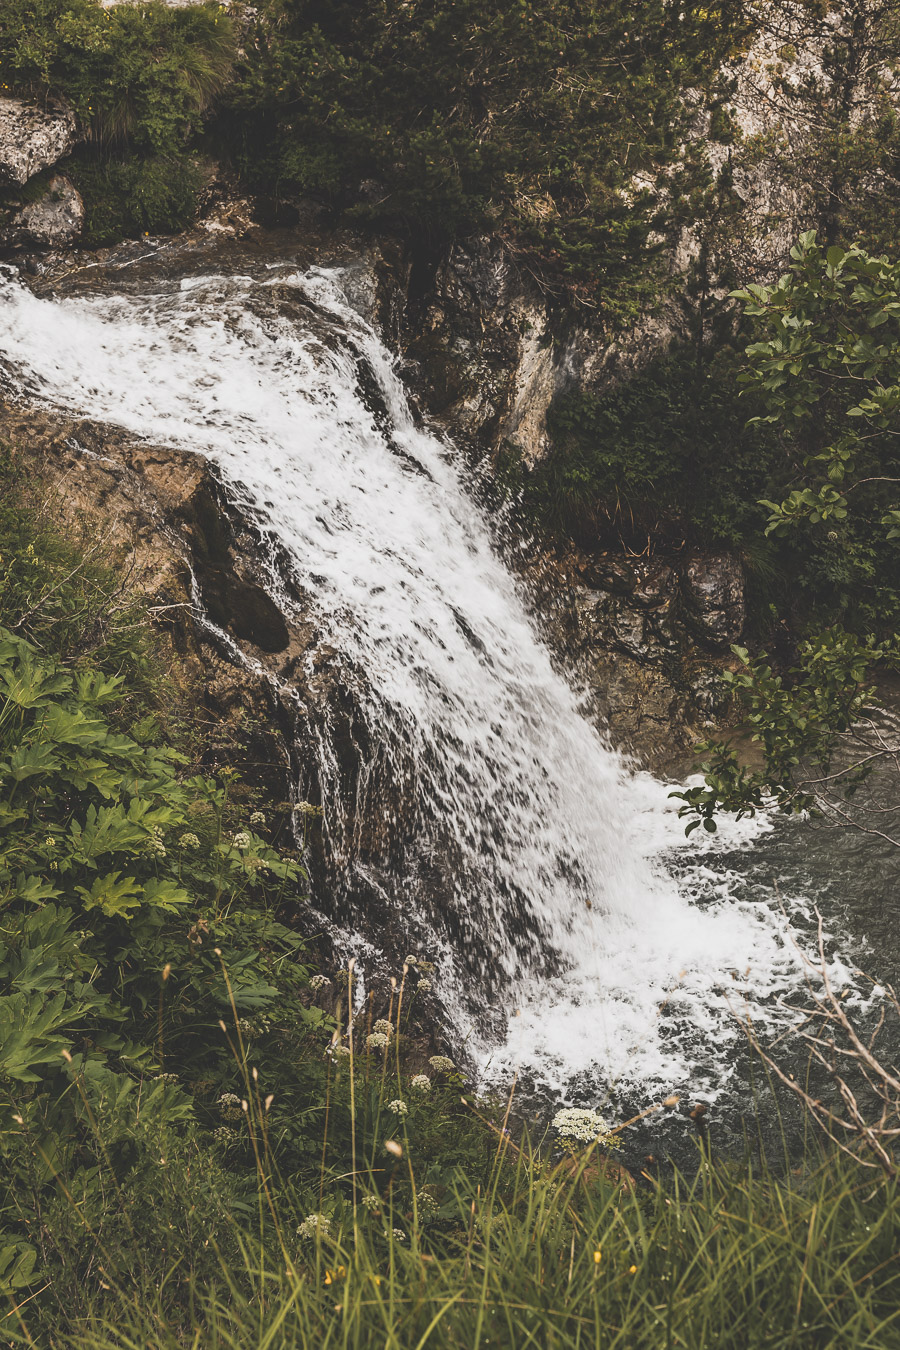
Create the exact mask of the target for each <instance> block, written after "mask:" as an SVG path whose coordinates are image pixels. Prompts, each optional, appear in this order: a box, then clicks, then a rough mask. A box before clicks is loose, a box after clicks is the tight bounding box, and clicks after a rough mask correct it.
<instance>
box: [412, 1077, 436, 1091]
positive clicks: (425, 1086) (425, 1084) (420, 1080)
mask: <svg viewBox="0 0 900 1350" xmlns="http://www.w3.org/2000/svg"><path fill="white" fill-rule="evenodd" d="M409 1086H410V1087H411V1088H412V1090H413V1092H430V1091H431V1079H430V1078H429V1077H428V1074H427V1073H417V1074H416V1076H415V1078H413V1079H412V1081H411V1082H410V1085H409Z"/></svg>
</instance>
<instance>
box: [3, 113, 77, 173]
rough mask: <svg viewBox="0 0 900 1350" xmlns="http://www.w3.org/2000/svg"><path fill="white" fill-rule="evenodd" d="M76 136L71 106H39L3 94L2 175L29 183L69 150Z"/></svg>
mask: <svg viewBox="0 0 900 1350" xmlns="http://www.w3.org/2000/svg"><path fill="white" fill-rule="evenodd" d="M77 139H78V130H77V127H76V125H75V114H74V113H73V112H72V109H71V108H69V107H66V106H58V107H56V108H39V107H37V106H36V105H35V104H33V103H25V102H24V100H22V99H19V98H0V179H5V180H6V181H7V182H13V183H27V182H28V179H29V178H31V177H32V176H33V175H34V174H36V173H39V172H40V170H41V169H46V168H48V167H49V166H50V165H51V164H55V163H56V161H57V160H59V159H62V157H63V155H66V154H68V152H69V151H70V150H71V149H72V146H73V145H74V144H75V142H76V140H77Z"/></svg>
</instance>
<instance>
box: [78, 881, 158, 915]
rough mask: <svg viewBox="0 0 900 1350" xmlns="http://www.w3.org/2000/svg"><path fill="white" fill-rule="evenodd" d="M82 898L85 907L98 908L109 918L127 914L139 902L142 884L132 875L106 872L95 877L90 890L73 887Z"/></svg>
mask: <svg viewBox="0 0 900 1350" xmlns="http://www.w3.org/2000/svg"><path fill="white" fill-rule="evenodd" d="M75 889H76V891H77V892H78V894H79V895H80V896H81V897H82V898H83V900H84V907H85V909H100V910H102V911H103V913H104V914H106V915H108V916H109V917H110V918H113V917H114V916H127V915H128V914H130V913H131V911H132V910H134V909H137V908H138V906H139V905H140V903H141V896H142V894H143V890H144V888H143V886H142V885H141V884H140V882H138V881H135V879H134V877H123V876H122V874H121V873H120V872H107V874H106V876H103V877H95V878H94V882H93V885H92V886H91V888H90V890H86V889H85V887H84V886H76V887H75Z"/></svg>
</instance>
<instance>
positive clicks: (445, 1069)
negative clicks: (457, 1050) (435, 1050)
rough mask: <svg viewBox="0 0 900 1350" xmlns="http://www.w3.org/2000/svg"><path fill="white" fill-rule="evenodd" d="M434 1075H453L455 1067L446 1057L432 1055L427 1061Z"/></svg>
mask: <svg viewBox="0 0 900 1350" xmlns="http://www.w3.org/2000/svg"><path fill="white" fill-rule="evenodd" d="M428 1063H429V1064H430V1065H431V1067H432V1068H433V1069H434V1071H435V1073H453V1071H454V1070H455V1068H456V1065H455V1064H454V1063H453V1060H452V1059H448V1058H447V1056H446V1055H432V1056H431V1059H430V1060H429V1061H428Z"/></svg>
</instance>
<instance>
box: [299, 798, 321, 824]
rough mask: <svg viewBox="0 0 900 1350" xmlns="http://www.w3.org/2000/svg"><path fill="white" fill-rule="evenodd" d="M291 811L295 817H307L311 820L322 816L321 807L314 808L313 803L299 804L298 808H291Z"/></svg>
mask: <svg viewBox="0 0 900 1350" xmlns="http://www.w3.org/2000/svg"><path fill="white" fill-rule="evenodd" d="M291 810H292V811H293V813H294V815H297V816H306V817H308V819H310V820H312V819H314V818H315V817H316V816H320V815H321V814H322V808H321V806H313V804H312V802H298V803H297V805H296V806H292V807H291Z"/></svg>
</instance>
